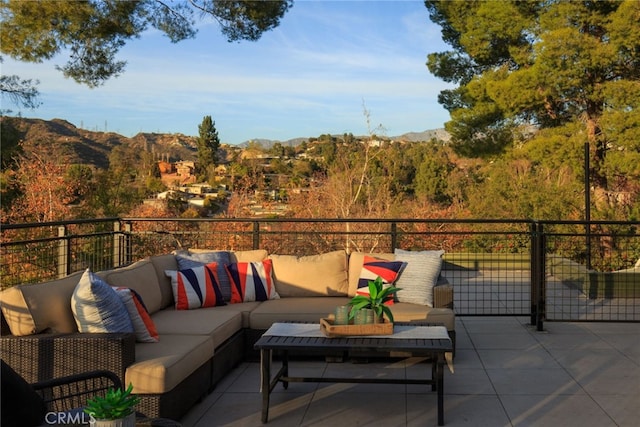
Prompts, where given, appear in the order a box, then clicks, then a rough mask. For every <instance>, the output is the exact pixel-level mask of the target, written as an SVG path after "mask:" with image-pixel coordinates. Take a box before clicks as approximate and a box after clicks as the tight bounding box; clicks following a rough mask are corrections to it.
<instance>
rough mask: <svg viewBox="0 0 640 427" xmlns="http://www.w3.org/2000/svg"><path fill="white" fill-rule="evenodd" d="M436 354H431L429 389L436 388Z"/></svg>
mask: <svg viewBox="0 0 640 427" xmlns="http://www.w3.org/2000/svg"><path fill="white" fill-rule="evenodd" d="M437 368H438V356H437V355H434V356H431V381H432V382H431V391H436V390H438V385H437V383H436V382H437V380H438V370H437Z"/></svg>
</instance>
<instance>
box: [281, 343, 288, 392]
mask: <svg viewBox="0 0 640 427" xmlns="http://www.w3.org/2000/svg"><path fill="white" fill-rule="evenodd" d="M282 376H283V377H288V376H289V352H288V351H287V350H285V351H283V352H282ZM282 386H283V387H284V389H285V390H286V389H288V388H289V381H282Z"/></svg>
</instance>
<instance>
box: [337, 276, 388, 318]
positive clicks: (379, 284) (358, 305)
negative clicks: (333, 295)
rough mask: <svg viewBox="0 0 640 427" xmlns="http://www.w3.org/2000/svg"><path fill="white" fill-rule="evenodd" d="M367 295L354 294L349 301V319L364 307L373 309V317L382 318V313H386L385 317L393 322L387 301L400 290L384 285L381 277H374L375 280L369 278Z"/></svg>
mask: <svg viewBox="0 0 640 427" xmlns="http://www.w3.org/2000/svg"><path fill="white" fill-rule="evenodd" d="M368 284H369V295H356V296H355V297H353V298H352V299H351V301H349V305H350V306H351V311H350V312H349V319H353V318H354V317H355V315H356V312H358V311H359V310H362V309H364V308H370V309H372V310H373V316H374V318H375V319H380V320H381V319H382V318H383V314H386V315H387V318H388V319H389V321H390V322H391V323H393V314H392V313H391V309H390V308H389V306H388V305H386V303H387V302H389V301H392V300H393V295H394V294H395V293H396V292H398V291H399V290H400V288H396V287H395V286H392V285H389V286H387V287H385V286H384V282H383V281H382V277H380V276H378V277H376V280H369V283H368Z"/></svg>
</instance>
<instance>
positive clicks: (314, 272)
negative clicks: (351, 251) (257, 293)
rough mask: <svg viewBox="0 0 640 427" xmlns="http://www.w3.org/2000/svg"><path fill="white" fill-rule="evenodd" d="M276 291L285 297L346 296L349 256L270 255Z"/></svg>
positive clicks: (336, 254)
mask: <svg viewBox="0 0 640 427" xmlns="http://www.w3.org/2000/svg"><path fill="white" fill-rule="evenodd" d="M269 258H270V259H271V260H272V261H273V275H274V279H275V281H276V290H277V291H278V294H279V295H280V296H281V297H283V298H287V297H313V296H347V290H348V286H349V284H348V281H347V253H346V252H345V251H343V250H342V251H333V252H328V253H324V254H320V255H310V256H303V257H297V256H294V255H270V256H269Z"/></svg>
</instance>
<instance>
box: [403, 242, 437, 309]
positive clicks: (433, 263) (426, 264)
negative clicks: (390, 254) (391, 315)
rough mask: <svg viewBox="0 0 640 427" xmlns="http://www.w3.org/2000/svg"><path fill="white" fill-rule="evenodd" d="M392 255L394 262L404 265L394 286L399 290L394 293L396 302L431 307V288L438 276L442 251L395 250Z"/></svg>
mask: <svg viewBox="0 0 640 427" xmlns="http://www.w3.org/2000/svg"><path fill="white" fill-rule="evenodd" d="M394 253H395V255H396V261H403V262H405V263H406V267H405V268H404V269H403V270H402V272H401V273H400V277H399V278H398V280H396V284H395V286H397V287H398V288H400V289H401V290H400V291H398V292H397V293H396V298H397V300H398V302H408V303H412V304H420V305H427V306H429V307H433V288H434V286H435V285H436V283H437V282H438V277H439V276H440V269H441V268H442V255H444V251H443V250H438V251H415V252H414V251H405V250H402V249H396V250H395V251H394Z"/></svg>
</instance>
